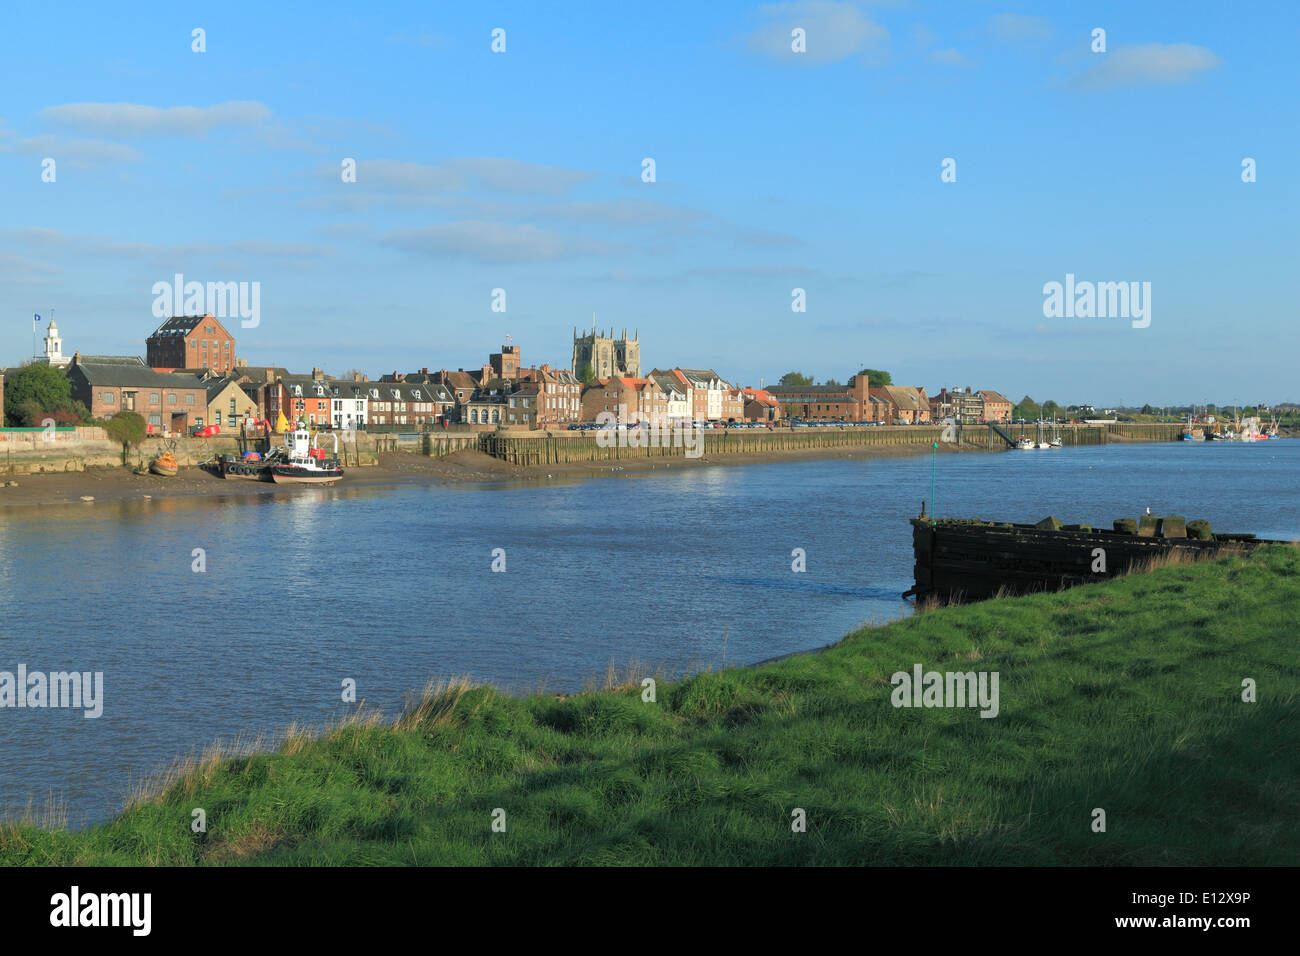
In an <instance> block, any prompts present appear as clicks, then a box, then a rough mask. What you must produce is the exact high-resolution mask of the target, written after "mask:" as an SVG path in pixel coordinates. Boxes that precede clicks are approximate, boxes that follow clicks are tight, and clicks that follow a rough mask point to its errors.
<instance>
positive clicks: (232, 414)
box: [230, 398, 235, 418]
mask: <svg viewBox="0 0 1300 956" xmlns="http://www.w3.org/2000/svg"><path fill="white" fill-rule="evenodd" d="M230 417H231V418H234V417H235V400H234V399H233V398H232V399H231V400H230Z"/></svg>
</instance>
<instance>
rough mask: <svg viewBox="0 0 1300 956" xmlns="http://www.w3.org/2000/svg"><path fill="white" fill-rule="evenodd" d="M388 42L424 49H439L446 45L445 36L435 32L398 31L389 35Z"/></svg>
mask: <svg viewBox="0 0 1300 956" xmlns="http://www.w3.org/2000/svg"><path fill="white" fill-rule="evenodd" d="M388 42H389V43H398V44H401V45H402V46H418V47H423V48H424V49H426V50H440V49H442V48H443V47H445V46H447V38H446V37H444V36H439V35H438V34H436V33H399V34H396V35H394V36H391V37H389V38H388Z"/></svg>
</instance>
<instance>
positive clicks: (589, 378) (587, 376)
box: [578, 362, 596, 385]
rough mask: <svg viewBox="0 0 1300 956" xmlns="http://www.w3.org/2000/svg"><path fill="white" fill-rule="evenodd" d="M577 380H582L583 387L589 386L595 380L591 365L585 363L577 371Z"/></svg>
mask: <svg viewBox="0 0 1300 956" xmlns="http://www.w3.org/2000/svg"><path fill="white" fill-rule="evenodd" d="M578 378H579V379H581V380H582V384H583V385H590V384H591V383H592V382H594V381H595V380H596V372H595V370H594V369H593V368H592V367H591V363H590V362H587V363H585V364H584V365H583V366H582V368H580V369H578Z"/></svg>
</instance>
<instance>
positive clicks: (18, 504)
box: [0, 443, 990, 514]
mask: <svg viewBox="0 0 1300 956" xmlns="http://www.w3.org/2000/svg"><path fill="white" fill-rule="evenodd" d="M931 450H932V449H931V448H930V446H929V445H928V444H922V443H917V444H914V445H848V446H840V447H828V448H800V449H787V450H780V451H765V452H748V453H743V454H734V455H705V456H702V457H700V458H682V457H672V458H667V457H655V458H651V457H646V458H622V459H617V460H615V461H611V462H609V463H598V462H569V463H562V464H550V465H512V464H509V463H508V462H504V461H501V460H500V459H498V458H493V457H491V456H489V455H486V454H483V453H482V452H479V451H469V450H466V451H458V452H454V453H453V454H451V455H447V456H445V457H442V458H431V457H427V456H424V455H419V454H415V453H413V452H385V453H382V454H380V455H379V464H378V465H367V466H362V467H359V468H358V467H354V468H350V469H347V473H346V474H345V476H344V478H343V480H342V481H340V482H339V483H338V484H337V485H335V486H334V489H332V490H339V489H347V488H387V487H400V486H403V485H411V484H434V485H463V484H481V483H490V482H501V481H517V482H546V481H550V480H556V479H564V480H579V479H587V478H618V477H632V476H642V475H656V474H658V475H662V474H670V473H673V472H675V471H681V470H683V469H688V468H710V467H716V466H719V465H763V464H774V463H781V462H794V461H812V460H830V459H849V458H898V457H903V456H912V455H921V454H925V453H927V452H929V451H931ZM939 451H940V452H942V453H943V454H948V455H951V454H970V453H980V454H989V453H990V452H988V450H987V449H984V448H978V447H973V446H966V447H954V446H952V445H940V446H939ZM8 480H16V481H18V485H17V487H9V486H8V484H7V481H8ZM319 487H320V486H316V485H302V486H295V485H277V484H274V483H273V482H264V481H245V480H230V479H225V478H219V477H217V476H215V475H212V474H210V473H208V472H206V471H204V470H203V469H201V468H197V467H188V468H182V469H181V470H180V473H179V474H178V475H177V476H176V477H175V478H163V477H160V476H158V475H137V474H135V473H134V472H133V471H131V470H130V469H129V468H127V467H125V466H122V467H116V468H88V469H86V470H85V471H77V472H60V473H54V474H34V475H22V476H19V477H17V478H14V479H5V480H0V514H4V513H6V512H10V511H17V510H20V509H24V508H31V507H41V506H50V505H93V504H97V503H100V502H121V501H138V500H145V499H153V500H156V499H163V498H202V497H216V496H222V495H271V494H292V493H293V492H294V491H295V490H297V489H299V488H313V489H315V488H319ZM83 496H89V497H91V498H93V499H94V500H93V501H89V502H87V501H83V500H82V497H83Z"/></svg>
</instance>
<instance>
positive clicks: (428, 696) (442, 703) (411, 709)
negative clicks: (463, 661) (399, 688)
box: [394, 677, 486, 734]
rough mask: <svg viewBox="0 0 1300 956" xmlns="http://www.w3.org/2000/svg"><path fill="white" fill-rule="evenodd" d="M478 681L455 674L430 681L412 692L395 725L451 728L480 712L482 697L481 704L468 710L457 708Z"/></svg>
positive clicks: (429, 729) (429, 730)
mask: <svg viewBox="0 0 1300 956" xmlns="http://www.w3.org/2000/svg"><path fill="white" fill-rule="evenodd" d="M477 686H478V685H476V684H475V683H474V682H473V681H472V680H471V679H470V678H469V677H452V678H450V679H449V680H445V681H432V680H431V681H429V683H427V684H425V685H424V689H423V690H422V691H420V692H419V693H418V694H412V695H409V696H408V697H407V699H406V703H405V706H404V707H403V708H402V713H401V714H400V715H399V716H398V718H397V720H396V722H395V723H394V726H395V727H396V728H397V729H398V730H422V731H424V732H425V733H426V734H433V733H439V732H441V731H444V730H448V729H450V728H452V727H454V726H456V725H457V724H458V723H460V722H461V721H462V720H463V719H464V718H465V717H467V716H470V715H472V714H474V713H477V712H478V709H479V707H481V706H482V705H483V700H484V699H486V698H480V700H479V703H478V705H476V706H475V708H474V710H473V711H470V712H469V714H466V713H464V712H463V711H461V712H460V713H458V712H457V708H458V707H459V706H460V702H461V698H463V697H464V696H465V695H466V694H467V693H469V692H470V691H471V690H474V689H475V687H477Z"/></svg>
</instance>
